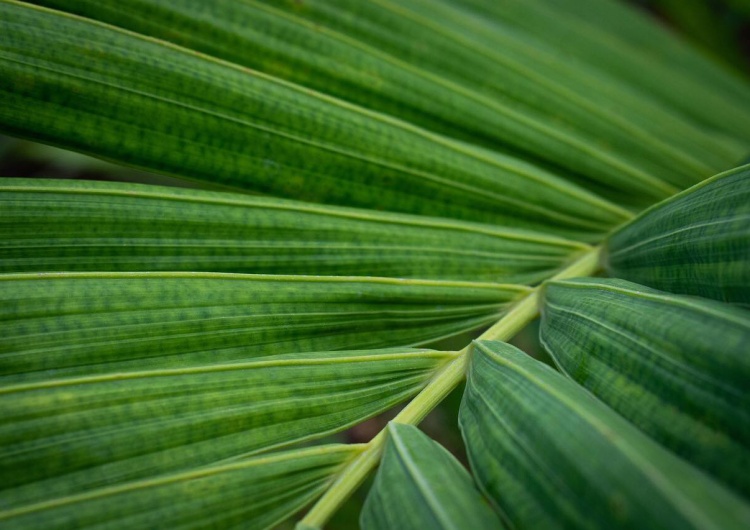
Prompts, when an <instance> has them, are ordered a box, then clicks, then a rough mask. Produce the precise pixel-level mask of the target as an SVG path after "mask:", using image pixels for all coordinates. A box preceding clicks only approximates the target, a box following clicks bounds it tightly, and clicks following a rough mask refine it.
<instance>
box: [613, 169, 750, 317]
mask: <svg viewBox="0 0 750 530" xmlns="http://www.w3.org/2000/svg"><path fill="white" fill-rule="evenodd" d="M604 261H605V267H606V269H607V272H608V273H609V274H610V275H612V276H617V277H621V278H624V279H626V280H630V281H634V282H637V283H642V284H644V285H648V286H650V287H655V288H657V289H663V290H665V291H670V292H674V293H683V294H694V295H699V296H704V297H706V298H713V299H716V300H722V301H726V302H733V303H737V304H742V305H746V306H750V166H742V167H739V168H737V169H734V170H732V171H728V172H726V173H722V174H720V175H716V176H715V177H713V178H711V179H708V180H706V181H705V182H703V183H701V184H698V185H697V186H694V187H693V188H690V189H688V190H686V191H684V192H682V193H680V194H679V195H677V196H675V197H673V198H671V199H669V200H667V201H664V202H663V203H660V204H658V205H655V206H654V207H652V208H651V209H649V210H647V211H645V212H644V213H643V214H641V215H640V216H639V217H638V218H637V219H635V220H634V221H632V222H631V223H629V224H627V225H625V226H624V227H622V228H620V229H619V230H617V231H616V232H615V233H614V234H613V235H611V236H610V237H609V241H608V242H607V249H606V252H605V259H604Z"/></svg>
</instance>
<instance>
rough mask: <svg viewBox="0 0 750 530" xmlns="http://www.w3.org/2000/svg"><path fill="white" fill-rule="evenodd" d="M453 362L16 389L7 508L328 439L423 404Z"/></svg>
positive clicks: (192, 374)
mask: <svg viewBox="0 0 750 530" xmlns="http://www.w3.org/2000/svg"><path fill="white" fill-rule="evenodd" d="M450 358H451V354H446V353H440V352H432V351H429V350H376V351H361V352H360V351H353V352H329V353H308V354H286V355H280V356H271V357H267V358H263V359H254V358H252V357H248V358H247V359H242V360H237V361H235V362H233V363H228V364H215V363H214V364H209V363H203V364H200V363H189V362H183V363H181V365H180V366H179V368H153V369H150V370H148V369H143V368H142V369H135V370H130V371H120V372H114V371H107V372H106V373H100V372H101V370H100V368H99V367H98V366H96V365H94V364H93V361H91V362H92V365H91V366H86V367H82V368H81V369H80V371H84V370H86V371H87V372H88V373H89V374H91V375H77V376H69V375H66V374H63V375H57V372H58V371H57V370H50V371H47V372H45V374H44V375H45V377H43V378H40V377H35V378H34V377H32V378H31V380H30V381H29V378H26V377H23V375H24V374H21V375H19V376H15V377H6V378H5V382H4V385H3V387H2V389H0V411H1V412H2V417H3V425H2V427H0V443H2V447H3V452H2V455H0V471H1V472H2V474H3V476H4V477H6V479H5V480H4V481H3V486H2V491H1V492H0V506H2V507H3V508H5V509H9V508H13V509H15V508H16V507H17V506H19V505H26V504H32V503H36V502H42V501H45V500H48V499H55V498H58V497H65V496H68V495H72V494H74V493H76V492H82V491H89V490H96V489H100V488H104V487H109V486H112V485H123V484H129V483H131V482H133V481H138V480H151V479H152V478H153V477H160V476H161V475H163V474H165V473H176V472H182V471H186V470H191V469H194V468H199V467H201V466H205V465H212V464H214V463H215V462H219V461H222V460H226V459H236V458H238V457H243V456H246V455H248V454H253V453H257V452H259V451H265V450H268V449H270V448H274V447H278V446H283V445H289V444H291V443H295V442H300V441H306V440H310V439H315V438H320V437H321V436H323V435H326V434H330V433H333V432H336V431H339V430H343V429H345V428H346V427H348V426H351V425H354V424H356V423H359V422H361V421H362V420H364V419H366V418H368V417H370V416H373V415H375V414H377V413H378V412H382V411H385V410H387V409H389V408H390V407H392V406H394V405H395V404H397V403H399V402H400V401H403V400H405V399H407V398H408V397H410V396H412V395H414V394H416V393H417V392H418V391H419V390H420V389H421V388H422V387H423V386H424V385H425V384H426V383H427V381H428V380H429V379H430V377H431V376H432V375H433V374H434V372H435V371H436V370H437V369H438V368H440V367H441V365H442V364H444V362H446V361H447V360H449V359H450ZM61 364H63V363H58V362H54V360H53V361H52V362H50V363H49V366H50V367H51V368H53V367H57V366H60V365H61ZM32 375H34V374H32Z"/></svg>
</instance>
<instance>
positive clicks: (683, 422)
mask: <svg viewBox="0 0 750 530" xmlns="http://www.w3.org/2000/svg"><path fill="white" fill-rule="evenodd" d="M540 338H541V340H542V343H543V344H544V346H545V348H546V349H547V351H548V352H550V354H551V355H552V357H553V358H554V359H555V361H556V362H557V364H558V365H559V366H560V368H561V369H562V371H563V372H565V373H566V374H568V375H569V376H571V377H572V378H573V379H575V380H576V381H578V382H579V383H580V384H581V385H583V386H585V387H586V388H588V389H589V390H590V391H591V392H592V393H594V394H595V395H596V396H598V397H600V398H601V399H602V400H603V401H604V402H605V403H607V404H608V405H609V406H611V407H612V408H613V409H615V410H617V411H618V412H619V413H620V414H622V415H623V416H624V417H625V418H627V419H629V420H630V421H632V422H633V423H634V424H635V425H637V426H638V427H640V428H641V429H643V430H644V431H645V432H646V433H648V434H650V435H651V436H653V437H654V438H655V439H657V440H659V441H660V442H662V443H663V444H664V445H666V446H667V447H669V448H670V449H672V450H674V451H675V452H676V453H678V454H680V455H682V456H683V457H685V459H686V460H688V461H690V462H693V463H695V464H696V465H699V466H701V467H703V468H704V469H705V470H706V471H707V472H709V473H712V474H715V475H717V476H718V477H720V478H721V479H722V480H724V481H726V482H727V483H729V484H730V485H732V486H735V487H736V488H738V489H739V490H740V491H742V492H743V493H744V494H745V495H748V494H750V479H748V477H747V474H746V473H745V472H744V470H745V469H747V467H748V466H749V465H750V414H748V410H750V396H749V395H748V393H747V381H748V380H750V359H748V357H747V345H748V344H750V314H748V313H747V312H746V311H743V310H740V309H736V308H734V307H731V306H727V305H725V304H720V303H717V302H713V301H709V300H702V299H696V298H692V297H687V296H676V295H670V294H668V293H663V292H660V291H655V290H653V289H649V288H647V287H643V286H640V285H637V284H633V283H630V282H625V281H622V280H605V279H601V280H600V279H579V280H568V281H562V282H552V283H549V284H548V285H547V286H546V287H545V296H544V306H543V309H542V325H541V329H540ZM718 344H721V346H720V347H717V345H718Z"/></svg>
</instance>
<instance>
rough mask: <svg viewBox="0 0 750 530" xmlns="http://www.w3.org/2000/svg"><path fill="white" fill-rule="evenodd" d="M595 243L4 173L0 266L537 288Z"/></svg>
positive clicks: (1, 268)
mask: <svg viewBox="0 0 750 530" xmlns="http://www.w3.org/2000/svg"><path fill="white" fill-rule="evenodd" d="M586 250H588V246H587V245H583V244H581V243H575V242H570V241H567V240H563V239H558V238H554V237H550V236H546V235H543V234H537V233H531V232H525V231H517V230H515V231H514V230H510V229H501V228H493V227H490V226H486V225H478V224H471V223H462V222H460V221H453V220H448V219H435V218H427V217H417V216H407V215H396V214H388V213H383V212H374V211H368V210H355V209H348V208H336V207H332V206H323V205H313V204H308V203H301V202H294V201H285V200H279V199H272V198H266V197H250V196H244V195H236V194H229V193H212V192H205V191H200V192H199V191H193V190H184V189H179V188H166V187H157V186H137V185H133V184H121V183H103V182H77V181H62V182H61V181H54V180H43V179H34V180H32V179H3V180H2V181H0V271H2V272H30V271H148V270H150V271H201V270H203V271H213V272H243V273H273V274H320V275H344V276H345V275H358V276H390V277H400V278H435V279H447V280H474V281H493V282H498V283H516V284H534V283H537V282H540V281H541V280H543V279H545V278H548V277H549V276H551V275H552V274H554V273H555V271H557V270H558V269H560V268H561V267H563V266H564V265H565V264H566V263H567V262H569V261H571V260H573V259H575V257H576V256H577V255H580V254H581V253H582V252H585V251H586Z"/></svg>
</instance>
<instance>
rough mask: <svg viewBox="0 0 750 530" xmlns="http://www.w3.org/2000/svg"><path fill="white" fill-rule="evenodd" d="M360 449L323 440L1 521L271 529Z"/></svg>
mask: <svg viewBox="0 0 750 530" xmlns="http://www.w3.org/2000/svg"><path fill="white" fill-rule="evenodd" d="M359 450H360V447H359V446H356V445H324V446H320V447H316V448H310V449H299V450H293V451H285V452H281V453H272V454H269V455H262V456H256V457H251V458H242V459H238V460H236V461H233V462H222V463H218V464H214V465H211V466H206V467H202V468H194V469H191V470H189V471H185V472H182V473H172V474H168V475H164V476H163V477H159V478H158V479H147V480H141V481H135V482H131V483H127V484H124V485H121V486H113V487H109V488H101V489H97V490H94V491H88V492H82V493H81V492H71V493H70V494H69V495H66V496H64V497H59V498H56V499H54V500H52V501H46V502H38V503H33V504H28V505H23V506H18V507H15V508H13V509H10V510H1V509H0V522H2V523H3V524H4V525H8V527H10V528H19V529H36V528H61V529H71V530H73V529H81V528H101V527H102V526H104V527H107V528H156V527H161V528H179V529H188V528H240V527H241V528H253V529H257V530H264V529H266V528H273V527H274V526H275V525H276V524H277V523H279V522H280V521H282V520H283V519H285V518H287V517H289V516H290V515H291V514H293V513H295V512H296V511H298V510H299V509H300V508H302V507H303V506H304V505H305V504H307V503H308V502H310V501H311V500H312V499H314V498H315V497H317V496H318V495H320V494H321V493H322V492H323V490H324V489H325V488H326V486H327V485H328V483H329V482H330V481H331V480H332V479H333V477H334V476H335V474H336V472H338V471H339V469H340V468H341V466H342V465H343V464H345V463H346V462H347V460H349V459H351V458H352V457H354V456H356V455H357V453H358V451H359ZM207 507H210V508H211V509H207Z"/></svg>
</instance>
